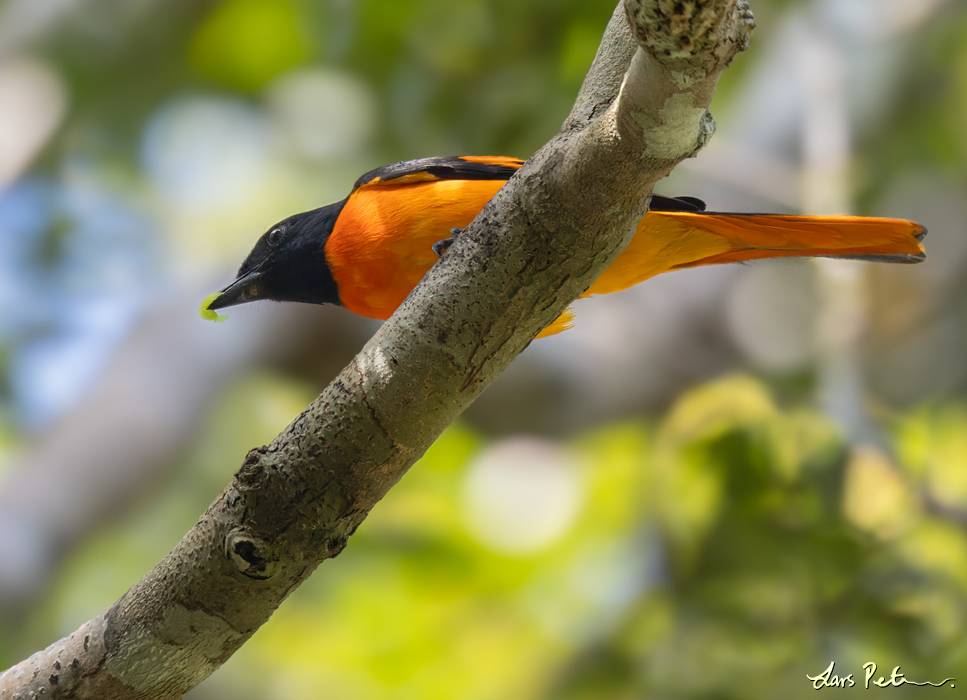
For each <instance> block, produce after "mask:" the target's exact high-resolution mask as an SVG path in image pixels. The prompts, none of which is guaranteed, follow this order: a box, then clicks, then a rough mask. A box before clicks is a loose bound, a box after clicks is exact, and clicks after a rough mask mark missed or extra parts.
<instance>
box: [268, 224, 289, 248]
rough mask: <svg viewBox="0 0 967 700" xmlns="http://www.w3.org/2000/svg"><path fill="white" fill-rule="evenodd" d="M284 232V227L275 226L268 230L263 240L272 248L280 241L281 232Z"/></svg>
mask: <svg viewBox="0 0 967 700" xmlns="http://www.w3.org/2000/svg"><path fill="white" fill-rule="evenodd" d="M284 232H285V229H284V228H282V227H281V226H276V227H275V228H274V229H272V230H271V231H269V234H268V236H267V237H266V239H265V240H266V242H267V243H268V244H269V245H270V246H272V247H273V248H274V247H275V246H277V245H279V243H280V242H281V241H282V234H283V233H284Z"/></svg>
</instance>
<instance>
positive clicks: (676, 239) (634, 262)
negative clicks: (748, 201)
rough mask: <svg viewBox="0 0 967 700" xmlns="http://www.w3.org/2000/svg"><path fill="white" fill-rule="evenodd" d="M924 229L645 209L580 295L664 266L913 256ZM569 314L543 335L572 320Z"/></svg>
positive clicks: (902, 223)
mask: <svg viewBox="0 0 967 700" xmlns="http://www.w3.org/2000/svg"><path fill="white" fill-rule="evenodd" d="M926 233H927V230H926V229H925V228H924V227H923V226H921V225H920V224H916V223H914V222H912V221H906V220H905V219H877V218H868V217H862V216H783V215H779V214H719V213H715V212H677V211H650V212H648V213H647V214H645V216H644V217H643V218H642V220H641V222H640V223H639V224H638V228H637V230H636V232H635V237H634V238H633V239H632V240H631V243H629V244H628V247H627V248H625V249H624V250H623V251H622V252H621V254H619V255H618V257H617V258H615V259H614V262H612V263H611V265H610V266H609V267H608V268H607V269H606V270H605V271H604V272H603V273H602V274H601V276H600V277H599V278H598V279H597V280H596V281H595V282H594V284H592V285H591V288H590V289H588V291H587V292H585V293H584V295H583V296H592V295H594V294H610V293H611V292H618V291H621V290H622V289H627V288H628V287H631V286H634V285H636V284H638V283H639V282H643V281H645V280H646V279H648V278H649V277H654V276H655V275H657V274H660V273H662V272H668V271H670V270H681V269H684V268H687V267H699V266H701V265H718V264H721V263H730V262H742V261H746V260H757V259H760V258H782V257H829V258H846V259H851V260H873V261H878V262H898V263H915V262H920V261H921V260H923V259H924V257H925V254H924V250H923V246H922V245H921V244H920V241H921V240H922V239H923V237H924V236H925V235H926ZM571 316H572V315H568V316H567V317H566V318H565V317H562V318H560V319H558V320H557V321H556V322H555V323H553V324H552V325H551V326H548V327H547V328H546V329H545V330H544V332H543V333H542V334H541V335H542V336H544V335H553V334H554V333H559V332H561V331H562V330H564V329H565V328H568V327H569V326H570V320H571Z"/></svg>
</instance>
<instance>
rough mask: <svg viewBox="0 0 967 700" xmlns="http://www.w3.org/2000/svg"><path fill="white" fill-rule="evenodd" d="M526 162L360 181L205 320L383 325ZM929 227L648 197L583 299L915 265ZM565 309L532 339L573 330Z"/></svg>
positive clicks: (385, 174)
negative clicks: (696, 282) (249, 312)
mask: <svg viewBox="0 0 967 700" xmlns="http://www.w3.org/2000/svg"><path fill="white" fill-rule="evenodd" d="M523 164H524V161H523V160H520V159H517V158H512V157H507V156H451V157H431V158H420V159H417V160H408V161H401V162H399V163H393V164H392V165H386V166H383V167H381V168H376V169H375V170H371V171H369V172H368V173H366V174H364V175H363V176H362V177H360V178H359V179H358V180H357V181H356V183H355V184H354V185H353V188H352V191H351V192H350V193H349V196H347V197H346V198H345V199H343V200H342V201H339V202H336V203H334V204H329V205H327V206H323V207H320V208H318V209H313V210H311V211H306V212H302V213H300V214H295V215H294V216H290V217H288V218H287V219H284V220H282V221H280V222H279V223H277V224H275V225H274V226H272V227H270V228H269V229H268V231H266V232H265V233H264V234H263V235H262V236H261V237H260V238H259V239H258V241H257V242H256V243H255V246H254V247H253V248H252V251H251V252H250V253H249V255H248V256H247V257H246V258H245V260H244V261H243V262H242V265H241V267H240V268H239V270H238V274H237V276H236V278H235V280H234V281H233V282H232V283H231V284H229V285H228V286H227V287H225V288H224V289H222V290H221V291H219V292H216V293H215V294H211V295H209V296H208V297H206V299H205V300H204V301H203V302H202V305H201V309H200V312H201V315H202V317H203V318H207V319H210V320H223V319H224V316H223V315H221V314H217V313H216V311H217V310H219V309H224V308H227V307H230V306H234V305H237V304H244V303H247V302H251V301H257V300H271V301H282V302H286V301H289V302H304V303H309V304H336V305H339V306H343V307H345V308H346V309H348V310H349V311H352V312H353V313H356V314H359V315H361V316H366V317H369V318H374V319H387V318H389V317H390V316H391V315H392V314H393V312H394V311H395V310H396V308H397V307H398V306H399V305H400V304H401V303H403V300H404V299H405V298H406V296H407V295H408V294H409V293H410V291H411V290H412V289H413V288H414V287H415V286H416V285H417V283H419V281H420V280H421V279H422V278H423V275H424V274H426V272H427V271H428V270H429V269H430V268H431V267H432V266H433V264H434V262H436V260H437V259H438V257H439V255H440V254H442V253H443V252H444V251H445V249H446V247H447V246H448V245H449V243H450V242H451V241H452V238H453V234H455V233H458V232H459V231H460V230H461V229H463V228H464V227H466V226H467V225H469V224H470V222H471V221H472V220H473V219H474V217H475V216H476V215H477V213H478V212H479V211H480V210H481V209H483V207H484V205H485V204H486V203H487V202H488V201H490V199H491V198H492V197H493V196H494V195H495V194H496V193H497V190H499V189H500V188H501V187H502V186H503V185H504V183H505V182H506V181H507V180H509V179H510V177H511V176H512V175H513V174H514V173H515V172H517V170H519V169H520V168H521V166H523ZM925 235H926V229H925V228H924V227H923V226H921V225H919V224H917V223H914V222H912V221H907V220H905V219H887V218H875V217H860V216H793V215H780V214H741V213H725V212H715V211H706V205H705V203H704V202H703V201H702V200H700V199H698V198H695V197H687V196H681V197H665V196H661V195H653V197H652V199H651V202H650V207H649V210H648V212H647V213H646V214H645V215H644V216H643V217H642V218H641V220H640V222H639V223H638V225H637V227H636V230H635V235H634V237H633V238H632V240H631V242H630V243H629V244H628V246H627V247H626V248H625V249H624V250H623V251H622V252H621V253H619V254H618V256H617V257H616V258H615V259H614V260H613V261H612V262H611V264H610V265H609V266H608V267H607V268H606V269H605V270H604V272H602V273H601V275H600V276H599V277H598V278H597V280H596V281H595V282H594V283H593V284H592V285H591V286H590V288H589V289H588V290H587V291H586V292H585V293H584V294H582V297H588V296H594V295H596V294H610V293H612V292H618V291H621V290H624V289H627V288H629V287H632V286H634V285H636V284H638V283H640V282H643V281H644V280H646V279H648V278H650V277H654V276H655V275H658V274H661V273H663V272H669V271H672V270H680V269H683V268H689V267H698V266H702V265H717V264H721V263H730V262H742V261H749V260H757V259H761V258H776V257H830V258H845V259H851V260H872V261H881V262H898V263H916V262H920V261H922V260H924V259H925V251H924V248H923V245H922V244H921V241H922V240H923V238H924V236H925ZM572 321H573V312H572V311H571V310H570V309H569V310H567V311H565V312H564V314H562V315H561V316H560V317H559V318H558V319H557V320H555V321H553V322H552V323H551V324H550V325H549V326H547V327H546V328H545V329H544V330H543V331H542V332H541V333H540V334H538V337H544V336H548V335H554V334H556V333H560V332H561V331H563V330H565V329H567V328H569V327H570V326H571V325H572Z"/></svg>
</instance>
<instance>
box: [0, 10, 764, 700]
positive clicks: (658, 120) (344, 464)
mask: <svg viewBox="0 0 967 700" xmlns="http://www.w3.org/2000/svg"><path fill="white" fill-rule="evenodd" d="M752 27H753V20H752V14H751V12H750V11H749V7H748V4H747V3H746V2H744V0H679V1H677V2H675V1H673V0H625V1H624V2H623V3H622V4H620V5H619V7H618V9H617V10H616V12H615V14H614V16H613V17H612V20H611V23H610V24H609V25H608V29H607V31H606V33H605V36H604V39H603V41H602V44H601V48H600V49H599V52H598V55H597V57H596V58H595V61H594V64H593V65H592V68H591V71H590V72H589V74H588V78H587V80H586V81H585V84H584V86H583V88H582V90H581V93H580V95H579V97H578V99H577V102H576V104H575V107H574V110H573V111H572V113H571V115H570V116H569V117H568V119H567V120H566V122H565V124H564V127H563V128H562V130H561V132H560V133H559V134H558V135H557V136H555V137H554V138H553V139H552V140H551V141H550V143H548V144H547V145H546V146H545V147H544V148H543V149H541V150H540V151H539V152H538V153H537V154H536V155H535V156H534V157H533V158H531V159H530V160H529V161H528V162H527V163H526V164H525V166H524V167H523V168H522V169H521V170H520V172H518V173H517V174H516V175H515V176H514V177H513V178H512V179H511V181H510V182H509V183H508V184H507V185H506V186H505V187H504V188H503V189H502V190H500V192H498V194H497V196H496V197H494V199H493V200H492V201H491V202H490V203H489V204H488V205H487V206H486V207H485V208H484V210H483V211H482V212H481V213H480V215H479V216H478V217H477V218H476V219H475V220H474V222H473V223H472V224H471V225H470V226H469V227H468V228H467V229H466V231H465V232H464V233H463V234H462V235H461V236H459V237H458V239H457V240H456V242H455V243H454V245H453V246H452V247H451V248H450V250H449V251H448V252H447V254H446V255H445V256H444V258H443V259H442V260H441V261H440V262H439V263H438V264H437V265H435V266H434V267H433V269H432V270H431V271H430V272H429V273H428V274H427V276H426V278H425V279H424V280H423V282H421V283H420V285H419V286H418V287H417V289H416V290H415V291H414V292H413V294H411V295H410V297H409V298H408V299H407V300H406V302H404V304H403V305H402V306H401V307H400V309H399V310H398V311H397V312H396V314H394V315H393V317H392V318H391V319H390V320H389V321H387V322H386V323H385V324H384V325H383V326H382V328H381V329H380V330H379V332H378V333H377V334H376V335H375V336H374V337H373V338H372V339H371V340H370V342H369V343H367V345H366V346H365V347H364V348H363V350H362V351H361V352H360V353H359V354H358V355H357V356H356V358H355V359H354V360H353V361H352V363H350V365H349V366H348V367H346V368H345V369H344V370H343V371H342V373H340V375H339V376H338V377H337V378H336V379H335V380H334V381H333V382H332V383H331V384H330V385H329V387H327V388H326V390H325V391H324V392H323V393H322V394H321V395H320V396H319V397H318V398H317V399H316V400H315V401H314V402H313V403H312V405H310V406H309V407H308V408H307V409H306V410H305V411H304V412H303V413H302V415H300V416H299V417H298V418H296V419H295V421H293V423H292V424H291V425H290V426H289V427H288V428H287V429H286V430H285V431H283V433H282V434H280V435H279V436H278V437H277V438H276V439H275V440H274V441H273V442H272V443H271V444H270V445H268V446H265V447H261V448H258V449H254V450H252V451H251V452H250V453H249V454H248V456H247V457H246V459H245V462H244V464H243V465H242V468H241V469H240V471H239V472H238V473H237V474H236V476H235V478H234V479H233V481H232V482H231V483H230V484H229V485H228V486H227V487H226V488H225V489H224V491H223V492H222V494H221V495H220V496H219V498H218V499H217V500H216V501H215V502H214V503H212V504H211V506H210V507H209V508H208V511H207V512H206V513H205V514H204V515H203V516H202V517H201V519H200V520H199V521H198V523H197V524H196V525H195V527H194V528H193V529H192V530H191V531H190V532H189V533H188V534H187V535H186V536H185V538H184V539H183V540H182V541H181V543H179V544H178V546H177V547H175V549H174V550H172V551H171V552H170V553H169V554H168V556H167V557H165V559H164V560H163V561H162V562H161V563H159V564H158V565H157V566H156V567H155V568H154V569H153V570H152V571H150V572H149V573H148V574H147V575H146V576H145V577H144V578H143V579H142V580H141V581H139V582H138V583H136V584H135V585H134V586H133V587H132V588H131V589H130V590H129V591H128V592H127V593H126V594H125V595H124V596H123V597H122V598H121V599H120V600H119V601H118V602H117V603H115V604H114V605H113V606H112V607H111V608H109V609H108V610H107V611H106V612H105V613H103V614H102V615H100V616H99V617H97V618H95V619H93V620H91V621H90V622H87V623H86V624H84V625H82V626H81V628H80V629H79V630H77V631H76V632H75V633H74V634H72V635H70V636H69V637H66V638H65V639H62V640H60V641H59V642H56V643H55V644H53V645H51V646H50V647H48V648H47V649H46V650H44V651H41V652H38V653H37V654H35V655H34V656H32V657H31V658H29V659H27V660H26V661H24V662H22V663H20V664H18V665H17V666H14V667H13V668H11V669H9V670H8V671H6V672H4V673H3V674H2V675H0V699H2V700H7V699H12V698H27V697H47V698H103V699H106V700H110V699H115V698H117V699H120V698H159V699H161V698H177V697H181V696H182V695H183V694H184V693H186V692H187V691H188V690H190V689H191V688H193V687H194V686H195V685H197V684H198V683H199V682H200V681H201V680H203V679H204V678H205V677H207V676H208V675H210V674H211V673H212V672H213V671H214V670H215V669H216V668H218V666H220V665H221V664H222V663H223V662H224V661H225V660H226V659H228V658H229V657H230V656H231V655H232V653H234V652H235V651H236V650H237V649H238V648H239V647H240V646H241V645H242V644H243V643H244V642H245V641H246V640H247V639H248V638H249V637H250V636H251V635H252V634H253V633H254V632H255V630H257V629H258V628H259V627H260V626H261V625H262V624H263V623H264V622H265V621H266V620H267V619H268V618H269V616H270V615H271V614H272V612H273V611H274V610H275V609H276V608H277V607H278V606H279V604H280V603H281V602H282V601H283V600H284V599H285V597H286V596H287V595H288V594H289V593H290V592H291V591H292V590H293V589H295V588H296V586H298V585H299V584H300V583H301V582H302V581H304V580H305V579H306V577H308V576H309V574H310V573H312V571H313V570H314V569H315V568H316V567H317V566H318V565H319V564H320V563H321V562H322V561H323V560H325V559H327V558H330V557H334V556H335V555H337V554H338V553H339V552H340V551H341V550H342V548H343V547H345V545H346V540H347V538H348V537H349V536H350V535H351V534H352V533H353V531H354V530H355V529H356V527H357V526H358V525H359V524H360V522H362V520H363V519H364V518H365V517H366V515H367V513H368V512H369V510H370V509H371V508H372V507H373V505H374V504H375V503H376V502H377V501H379V499H380V498H382V497H383V495H385V494H386V492H387V491H388V490H389V489H390V488H391V487H392V486H393V485H394V484H395V483H396V482H397V481H398V480H399V479H400V477H401V476H402V475H403V474H404V473H405V472H406V470H407V469H408V468H409V467H410V466H411V465H412V464H413V463H414V462H415V461H416V460H417V459H418V458H419V457H420V456H421V455H422V454H423V453H424V452H425V451H426V449H427V448H428V447H429V446H430V445H431V444H432V443H433V441H434V440H435V439H436V438H437V436H439V434H440V433H441V432H442V431H443V429H444V428H445V427H446V426H447V425H448V424H449V423H450V422H451V421H452V420H453V419H454V418H456V417H457V416H458V415H459V414H460V412H461V411H462V410H463V409H464V408H466V406H467V405H469V404H470V403H471V402H472V401H473V400H474V398H476V397H477V396H478V395H479V394H480V392H481V391H483V389H484V388H485V387H486V386H487V384H488V383H489V382H490V381H491V380H492V379H493V378H494V377H495V376H497V375H498V374H499V373H500V372H501V371H502V370H503V369H504V368H505V367H506V366H507V365H508V364H509V363H510V362H511V361H512V360H513V359H514V357H516V356H517V354H518V353H520V352H521V350H523V349H524V348H525V347H526V346H527V344H528V343H529V342H530V341H531V339H532V338H533V337H534V336H535V335H536V334H537V333H538V332H539V331H540V330H541V329H542V328H544V327H545V326H546V325H547V324H549V323H550V322H551V321H553V320H554V319H555V318H556V317H557V316H558V315H559V314H560V313H561V312H562V311H563V310H564V309H565V308H566V306H567V305H568V304H569V303H570V302H571V301H572V300H574V299H575V298H576V297H577V296H578V295H580V294H581V293H582V292H583V291H584V290H586V289H587V288H588V287H589V286H590V285H591V283H592V282H593V281H594V279H595V278H596V277H597V276H598V275H599V274H600V272H601V271H602V270H603V269H604V268H605V267H606V266H607V265H608V264H609V263H610V262H611V260H613V259H614V257H615V256H616V255H617V254H618V252H619V251H620V250H621V249H622V247H623V246H624V245H625V244H627V242H628V240H630V237H631V235H632V233H633V231H634V227H635V225H636V223H637V222H638V220H639V219H640V217H641V216H642V214H644V212H645V211H646V210H647V203H648V199H649V197H650V195H651V191H652V187H653V186H654V184H655V183H656V182H657V181H658V180H660V179H661V178H663V177H665V176H666V175H667V174H668V173H669V172H670V171H671V169H672V168H673V167H674V166H675V165H676V164H677V163H678V162H680V161H681V160H682V159H684V158H687V157H689V156H692V155H694V154H695V152H696V151H698V150H699V149H700V148H701V147H702V146H703V145H704V143H705V142H706V140H707V139H708V138H709V136H710V135H711V133H712V131H713V130H714V125H713V122H712V120H711V117H710V116H709V114H708V111H707V107H708V103H709V101H710V100H711V97H712V93H713V91H714V88H715V84H716V82H717V80H718V77H719V75H720V74H721V72H722V71H723V70H724V69H725V67H726V66H727V65H728V63H729V62H730V61H731V59H732V57H733V56H734V55H735V54H736V53H737V52H739V51H741V50H742V49H744V48H745V47H746V46H747V44H748V40H749V36H750V34H751V30H752Z"/></svg>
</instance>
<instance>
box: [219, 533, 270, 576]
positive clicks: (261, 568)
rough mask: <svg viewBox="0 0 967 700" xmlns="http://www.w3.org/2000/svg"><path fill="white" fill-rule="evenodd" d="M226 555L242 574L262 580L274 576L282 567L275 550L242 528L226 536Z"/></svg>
mask: <svg viewBox="0 0 967 700" xmlns="http://www.w3.org/2000/svg"><path fill="white" fill-rule="evenodd" d="M225 556H226V557H228V558H229V559H230V560H231V561H232V563H233V564H234V565H235V568H237V569H238V570H239V571H240V572H241V573H242V574H244V575H245V576H248V577H249V578H254V579H258V580H260V581H264V580H266V579H270V578H272V577H273V576H275V575H276V574H278V573H279V571H280V570H281V568H282V563H281V562H280V561H279V558H278V555H277V554H276V552H275V550H274V549H273V548H272V547H270V546H269V545H268V543H267V542H265V540H263V539H261V538H259V537H256V536H255V535H253V534H252V533H251V532H248V531H247V530H244V529H242V528H234V529H232V530H231V531H230V532H229V533H228V535H227V536H226V537H225Z"/></svg>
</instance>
